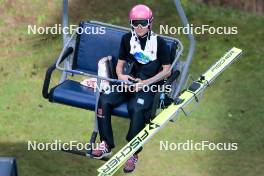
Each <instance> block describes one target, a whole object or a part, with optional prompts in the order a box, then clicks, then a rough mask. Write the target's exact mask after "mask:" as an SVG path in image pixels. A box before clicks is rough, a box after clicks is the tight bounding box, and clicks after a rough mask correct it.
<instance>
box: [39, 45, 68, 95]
mask: <svg viewBox="0 0 264 176" xmlns="http://www.w3.org/2000/svg"><path fill="white" fill-rule="evenodd" d="M72 52H73V48H72V47H69V48H67V49H66V50H65V52H64V53H63V55H62V58H61V60H60V63H61V62H63V61H64V60H65V59H66V58H67V57H68V56H69V55H70V54H71V53H72ZM56 63H57V60H56V62H54V63H53V64H52V65H51V66H50V67H49V68H48V69H47V71H46V75H45V80H44V83H43V88H42V95H43V97H44V98H46V99H47V98H49V84H50V79H51V75H52V73H53V71H54V70H55V69H56Z"/></svg>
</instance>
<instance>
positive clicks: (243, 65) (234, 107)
mask: <svg viewBox="0 0 264 176" xmlns="http://www.w3.org/2000/svg"><path fill="white" fill-rule="evenodd" d="M138 2H140V1H134V2H132V1H128V0H125V1H121V0H117V1H112V0H106V1H105V3H99V2H97V1H94V0H92V1H81V0H77V1H75V4H73V3H71V4H70V5H71V8H70V16H71V23H73V24H77V23H78V22H79V21H80V20H81V19H96V20H98V21H104V22H109V23H114V24H118V25H122V26H127V19H126V17H127V12H128V10H129V8H130V7H131V6H132V5H133V4H136V3H138ZM143 2H145V3H147V4H149V5H150V6H151V7H152V8H153V11H154V12H155V25H154V29H155V30H156V31H157V32H158V29H159V24H169V25H170V26H178V25H180V22H179V19H178V17H177V15H176V13H175V12H176V11H175V9H174V7H173V4H172V2H171V1H168V0H165V1H162V3H161V2H160V1H156V0H155V1H147V0H145V1H143ZM116 4H119V5H118V6H116ZM60 5H61V1H59V0H56V1H53V2H44V1H40V0H31V1H25V0H18V1H16V2H15V1H0V87H1V88H0V155H2V156H10V155H11V156H15V157H16V158H17V160H18V167H19V168H18V169H19V172H20V175H39V176H42V175H43V176H44V175H45V176H46V175H49V176H53V175H54V176H55V175H56V176H57V175H64V176H72V175H80V176H82V175H86V176H87V175H96V169H97V168H98V167H100V166H101V165H102V164H103V162H102V161H96V160H89V159H86V158H82V157H79V156H73V155H69V154H66V153H63V152H54V151H45V152H43V151H27V141H28V140H36V141H38V142H50V141H53V140H55V139H61V140H63V141H69V140H77V141H82V142H85V141H87V140H88V139H89V137H90V133H91V131H92V129H93V126H92V123H93V118H94V115H93V112H89V111H84V110H80V109H76V108H71V107H67V106H62V105H58V104H51V103H49V102H47V101H46V100H44V99H43V98H42V96H41V89H42V83H43V78H44V74H45V70H46V69H47V67H48V66H49V65H50V64H51V63H52V62H53V61H54V59H55V58H56V57H57V56H58V54H59V52H60V50H61V40H60V38H59V36H45V35H44V36H38V35H30V36H29V35H27V34H26V32H27V25H28V24H37V25H42V26H45V25H51V24H55V23H59V22H60V12H61V9H60ZM184 6H185V9H186V13H187V16H188V17H189V18H190V21H191V23H193V24H194V25H201V24H210V25H212V26H238V31H239V33H238V35H228V36H222V35H221V36H220V35H197V36H196V40H197V49H196V54H195V57H194V60H193V63H192V65H191V68H190V70H191V73H192V75H194V77H197V76H199V75H200V74H201V73H202V72H203V71H205V70H206V69H207V68H208V67H209V66H210V65H211V64H212V63H214V62H215V61H216V59H217V58H219V57H220V56H221V55H222V54H223V53H224V52H225V51H226V50H228V49H229V48H230V47H232V46H236V47H239V48H242V49H243V50H244V54H243V56H242V57H241V59H240V60H239V61H238V62H236V63H235V64H234V65H232V67H231V68H230V69H228V70H227V71H226V72H225V73H224V74H223V75H222V76H221V77H219V79H218V80H217V81H216V82H215V84H214V85H213V86H212V87H211V88H210V89H209V90H208V91H207V92H206V95H205V97H204V99H203V101H202V102H201V105H200V106H199V107H198V108H197V109H196V110H195V112H194V113H192V114H191V115H190V117H189V118H184V116H182V115H181V116H180V117H179V119H178V121H177V123H176V124H169V125H167V126H166V127H165V128H164V129H163V130H161V131H160V133H158V134H157V135H156V136H155V137H154V138H153V140H151V141H150V142H149V143H147V144H146V146H145V147H144V148H145V149H144V151H143V152H142V153H141V154H140V160H139V165H138V167H137V171H136V172H135V174H134V175H140V176H149V175H153V176H155V175H170V176H174V175H175V176H176V175H177V176H184V175H191V176H207V175H208V176H209V175H213V176H218V175H219V176H220V175H227V176H228V175H230V176H234V175H249V176H250V175H252V176H253V175H263V174H264V173H263V163H264V158H263V156H264V150H263V141H264V137H263V133H264V131H263V124H264V120H263V119H262V117H263V113H264V112H263V111H264V110H263V105H262V102H264V101H263V99H264V98H263V97H264V92H263V87H264V82H263V78H262V77H263V74H264V72H263V65H264V63H263V59H262V58H261V57H262V56H263V55H264V49H263V42H262V40H261V38H262V36H264V31H263V27H264V26H263V24H264V23H263V22H264V18H263V16H255V15H251V14H249V13H246V12H239V11H235V10H232V9H223V8H216V7H207V6H204V5H198V4H193V3H191V2H188V1H184ZM102 11H104V13H98V12H102ZM106 14H107V15H106ZM174 37H178V38H180V39H181V40H182V41H183V42H184V44H185V46H187V44H188V42H187V40H186V38H185V36H183V35H180V36H174ZM185 48H186V50H187V47H185ZM185 53H186V51H185ZM58 79H59V73H56V74H55V77H54V80H52V83H53V84H56V83H57V81H58ZM128 125H129V121H127V120H124V119H121V118H116V117H114V118H113V128H114V134H115V140H116V143H117V147H116V149H115V151H118V149H120V148H121V147H122V146H123V145H124V144H125V143H126V142H125V139H124V138H125V135H126V131H127V129H128ZM160 140H164V141H165V140H168V141H170V142H185V141H187V140H193V141H195V142H200V141H202V140H209V141H211V142H237V143H238V150H237V151H160V150H159V142H160ZM118 175H123V174H122V173H121V172H119V174H118Z"/></svg>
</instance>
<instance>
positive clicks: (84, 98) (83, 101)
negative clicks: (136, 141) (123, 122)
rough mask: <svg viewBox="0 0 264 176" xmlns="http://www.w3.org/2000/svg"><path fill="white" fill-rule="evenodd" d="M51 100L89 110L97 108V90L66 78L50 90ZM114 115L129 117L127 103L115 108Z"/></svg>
mask: <svg viewBox="0 0 264 176" xmlns="http://www.w3.org/2000/svg"><path fill="white" fill-rule="evenodd" d="M49 97H50V98H49V100H50V101H51V102H56V103H60V104H65V105H70V106H73V107H78V108H82V109H87V110H92V111H93V110H94V109H95V101H96V97H95V92H94V90H93V89H92V88H89V87H86V86H83V85H81V84H80V83H79V82H77V81H73V80H66V81H64V82H63V83H61V84H59V85H58V86H56V87H54V88H52V89H51V91H50V96H49ZM112 114H113V115H116V116H122V117H129V116H128V111H127V103H123V104H121V105H120V106H118V107H116V108H115V109H113V112H112Z"/></svg>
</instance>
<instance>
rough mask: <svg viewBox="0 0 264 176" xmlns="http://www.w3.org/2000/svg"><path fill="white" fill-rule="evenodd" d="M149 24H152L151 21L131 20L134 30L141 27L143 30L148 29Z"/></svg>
mask: <svg viewBox="0 0 264 176" xmlns="http://www.w3.org/2000/svg"><path fill="white" fill-rule="evenodd" d="M149 23H150V22H149V20H131V21H130V24H131V26H132V27H134V28H137V27H138V26H139V25H140V26H141V27H142V28H146V27H148V25H149Z"/></svg>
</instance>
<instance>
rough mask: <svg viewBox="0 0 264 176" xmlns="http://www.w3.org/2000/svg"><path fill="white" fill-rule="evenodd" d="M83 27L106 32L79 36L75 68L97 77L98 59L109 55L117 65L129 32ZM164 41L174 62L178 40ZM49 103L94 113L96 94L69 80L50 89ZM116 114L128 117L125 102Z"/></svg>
mask: <svg viewBox="0 0 264 176" xmlns="http://www.w3.org/2000/svg"><path fill="white" fill-rule="evenodd" d="M80 27H82V28H87V29H89V31H94V32H102V31H105V32H103V33H104V34H86V33H82V34H78V35H77V41H76V47H75V53H74V58H73V69H75V70H79V71H83V72H86V73H92V74H97V64H98V60H99V59H101V58H102V57H105V56H109V55H110V56H112V57H113V60H114V63H115V62H116V60H117V58H118V52H119V47H120V42H121V38H122V36H123V35H124V34H125V33H127V32H128V31H127V30H125V29H119V28H116V27H109V26H102V25H99V24H94V23H90V22H82V23H81V24H80ZM165 41H166V43H167V46H168V47H167V49H168V52H170V56H171V60H173V59H174V57H175V51H176V47H177V41H175V40H172V39H167V38H166V39H165ZM50 101H52V102H57V103H62V104H67V105H70V106H74V107H79V108H84V109H89V110H94V107H95V93H94V92H93V90H92V89H89V88H87V87H85V86H82V85H80V84H79V83H78V82H76V81H70V80H67V81H65V82H64V83H62V84H60V85H58V86H56V87H54V88H53V89H52V90H51V93H50ZM113 114H114V115H117V116H122V117H128V112H127V107H126V103H124V104H122V105H121V106H119V107H117V108H115V109H114V110H113Z"/></svg>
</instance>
